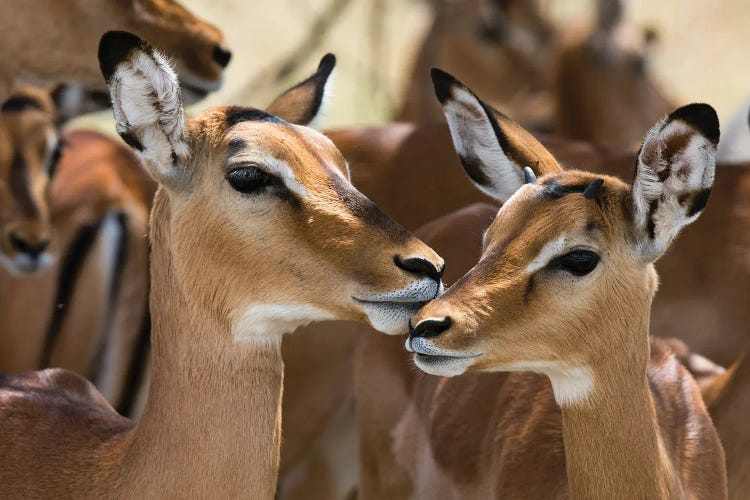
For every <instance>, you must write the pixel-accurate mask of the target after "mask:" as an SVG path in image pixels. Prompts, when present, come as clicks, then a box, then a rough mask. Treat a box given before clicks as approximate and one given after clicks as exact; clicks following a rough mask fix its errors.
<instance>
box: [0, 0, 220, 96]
mask: <svg viewBox="0 0 750 500" xmlns="http://www.w3.org/2000/svg"><path fill="white" fill-rule="evenodd" d="M108 29H128V30H131V31H135V32H136V33H139V34H140V35H141V36H145V37H146V38H148V39H149V40H153V42H154V44H155V45H156V46H157V48H159V49H160V50H162V51H164V52H166V53H167V54H169V56H170V57H173V58H174V60H175V62H176V67H177V72H178V74H179V77H180V83H181V85H182V87H183V91H184V94H185V99H186V100H187V101H188V102H193V101H196V100H198V99H201V98H203V97H204V96H205V95H206V94H207V93H209V92H212V91H214V90H217V89H218V88H219V87H220V86H221V83H222V75H223V72H224V68H225V67H226V65H227V64H228V63H229V59H230V58H231V53H230V52H229V51H228V50H227V48H226V46H225V44H224V35H223V34H222V32H221V31H220V30H219V29H218V28H216V27H215V26H213V25H212V24H209V23H208V22H206V21H204V20H203V19H201V18H199V17H198V16H196V15H195V14H193V13H192V12H190V11H189V10H188V9H186V8H184V7H183V6H182V5H180V4H179V3H177V2H176V1H174V0H106V1H102V0H5V1H4V2H3V15H2V16H0V102H2V101H4V100H5V99H6V97H7V96H8V95H9V94H10V92H11V89H12V87H13V84H14V83H15V82H16V81H17V80H19V79H33V80H34V81H35V82H42V81H43V82H51V83H55V82H59V81H65V82H68V83H76V84H80V85H83V86H84V87H86V88H88V89H100V88H102V85H101V77H100V74H99V67H98V66H97V64H96V57H95V54H96V44H97V43H98V42H99V38H100V37H101V34H102V33H103V32H105V31H106V30H108Z"/></svg>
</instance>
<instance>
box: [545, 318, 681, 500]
mask: <svg viewBox="0 0 750 500" xmlns="http://www.w3.org/2000/svg"><path fill="white" fill-rule="evenodd" d="M648 323H649V317H648V315H646V317H645V318H641V319H638V320H635V321H633V322H631V323H630V324H628V325H627V326H626V328H628V330H629V331H624V332H623V333H625V336H626V337H627V338H629V339H636V340H634V342H632V343H633V344H635V345H634V346H633V347H632V349H630V350H628V349H622V350H620V351H618V353H617V355H616V356H615V355H613V356H611V357H608V358H607V359H605V360H604V361H603V362H602V363H600V364H599V365H598V366H595V367H592V373H593V381H594V388H593V390H592V391H591V392H590V393H589V395H588V396H587V397H586V398H585V399H583V400H581V401H578V402H574V403H568V404H563V405H562V418H563V439H564V443H565V459H566V466H567V472H568V485H569V488H570V496H571V498H664V499H668V498H680V497H681V495H680V493H679V491H680V489H679V483H678V481H677V479H676V475H675V473H674V471H673V468H672V464H671V461H670V459H669V456H668V454H667V451H666V449H665V446H664V443H663V441H662V437H661V434H660V431H659V426H658V422H657V416H656V409H655V407H654V402H653V399H652V397H651V391H650V390H649V386H648V380H647V378H646V367H647V363H648V359H649V343H648ZM625 336H620V335H618V336H616V337H617V338H625ZM609 338H612V336H611V335H610V336H609ZM553 385H554V384H553Z"/></svg>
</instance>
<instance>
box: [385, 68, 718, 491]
mask: <svg viewBox="0 0 750 500" xmlns="http://www.w3.org/2000/svg"><path fill="white" fill-rule="evenodd" d="M433 78H434V81H435V89H436V93H437V95H438V98H439V100H440V101H441V103H442V105H443V109H444V111H445V113H446V117H447V118H448V123H449V126H450V127H451V132H452V135H453V138H454V141H455V146H456V150H457V151H458V153H459V156H461V158H462V159H463V164H464V168H465V169H466V171H467V173H468V175H469V177H470V178H471V179H472V181H473V182H474V183H475V184H476V185H477V187H479V188H480V189H482V190H483V191H485V192H487V193H489V194H491V195H492V196H494V197H496V198H497V199H499V200H500V201H502V202H504V205H503V208H502V209H501V210H500V211H499V212H498V214H497V217H496V218H495V220H494V221H493V223H492V225H491V226H490V228H489V230H488V231H487V233H486V235H485V241H484V245H483V250H482V255H481V257H480V259H479V262H478V264H477V265H476V266H475V267H474V268H473V269H472V270H471V271H469V272H468V273H467V274H466V275H465V276H464V277H463V278H461V279H460V280H459V281H458V282H457V283H456V284H455V285H454V286H452V287H451V288H450V289H448V291H447V292H446V293H445V294H444V295H442V296H441V297H439V298H437V299H436V300H434V301H432V302H430V303H428V304H427V305H426V306H425V307H424V308H422V309H421V310H420V312H419V313H417V315H416V316H415V317H414V318H413V320H412V322H413V323H412V324H413V328H412V329H411V332H410V336H409V338H408V340H407V344H406V345H407V349H408V350H410V351H412V352H413V353H414V361H415V363H416V365H417V366H418V367H419V368H421V369H422V370H424V371H426V372H427V373H431V374H435V375H443V376H455V375H458V374H461V373H464V372H466V371H504V372H538V373H541V374H543V375H544V376H545V377H547V378H548V379H549V381H550V382H551V388H552V389H551V391H550V390H549V389H548V386H547V385H546V383H545V380H544V378H541V377H538V376H537V375H530V374H527V373H511V374H509V375H507V376H506V377H505V378H504V380H503V381H502V383H501V384H498V385H495V386H494V387H495V393H494V394H496V395H497V397H499V400H497V399H495V398H491V399H489V400H487V399H486V398H484V397H483V394H486V391H482V390H481V389H479V388H478V386H477V383H478V381H477V379H476V378H475V377H465V378H456V379H445V380H442V381H438V380H436V379H430V378H428V377H421V378H418V379H417V380H416V382H415V387H414V395H413V400H414V402H415V403H414V404H413V405H412V406H411V407H410V408H409V410H408V411H407V412H406V414H405V415H404V417H403V419H402V421H401V423H400V426H399V430H398V431H397V436H396V445H395V447H396V456H398V457H401V458H402V460H403V463H404V464H405V465H406V466H407V467H408V468H409V470H410V472H411V474H412V477H413V478H414V481H415V488H416V492H417V494H418V495H422V496H428V497H429V496H432V495H434V494H435V492H437V491H440V492H441V493H440V494H441V496H443V497H446V496H454V497H467V496H468V497H476V496H488V495H489V496H510V497H517V496H525V497H539V496H544V497H568V496H570V497H574V498H621V497H626V498H683V497H689V498H724V497H726V474H725V470H724V454H723V450H722V447H721V444H720V442H719V439H718V436H717V433H716V430H715V429H714V427H713V424H712V423H711V419H710V418H709V416H708V413H707V411H706V408H705V407H704V405H703V400H702V399H701V396H700V392H699V390H698V387H697V385H696V384H695V381H694V380H693V379H692V377H691V376H690V375H689V373H688V372H687V370H685V369H684V367H682V366H681V365H680V364H679V363H678V362H677V360H676V359H675V357H674V355H672V354H671V352H670V351H669V349H668V348H667V347H666V346H665V345H664V344H663V343H661V342H659V341H657V340H655V339H654V340H651V341H649V310H650V303H651V299H652V297H653V295H654V292H655V290H656V284H657V278H656V273H655V270H654V267H653V262H654V261H655V260H656V259H658V258H659V257H660V256H661V255H662V254H663V253H664V252H665V251H666V249H667V248H668V246H669V244H670V243H671V242H672V240H673V239H674V237H675V236H676V235H677V233H678V232H679V231H680V229H682V227H684V226H685V225H687V224H689V223H691V222H692V221H694V220H695V219H696V218H697V217H698V216H699V215H700V213H701V211H702V210H703V208H704V207H705V206H706V203H707V201H708V195H709V193H710V191H711V188H712V186H713V179H714V168H715V160H714V155H715V152H716V144H717V143H718V140H719V123H718V119H717V117H716V113H715V112H714V111H713V109H712V108H711V107H710V106H708V105H705V104H692V105H689V106H685V107H683V108H679V109H678V110H677V111H674V112H673V113H672V114H670V115H669V116H668V117H666V118H664V119H663V120H661V121H660V122H658V123H657V124H656V126H655V127H654V128H652V129H651V130H650V131H649V132H648V134H647V135H646V138H645V140H644V143H643V146H642V148H641V151H640V153H639V155H638V161H637V164H636V174H635V179H634V181H633V185H632V186H629V185H627V184H625V183H623V182H622V181H620V180H618V179H617V178H614V177H608V176H599V175H594V174H590V173H586V172H581V171H563V170H562V169H561V168H560V167H559V165H557V163H556V162H555V160H554V158H553V157H552V156H551V155H549V154H548V155H547V156H546V157H545V158H544V159H543V160H542V161H543V162H544V163H545V167H544V170H545V171H547V172H549V173H548V174H546V175H544V176H543V177H541V178H539V179H538V180H537V178H536V176H535V175H534V174H533V172H532V171H531V170H530V169H526V170H525V171H524V165H526V164H527V162H528V161H529V158H528V157H527V156H526V155H525V152H524V151H523V150H519V149H514V146H513V143H512V142H511V141H512V140H511V139H509V137H508V135H506V134H508V133H510V134H512V133H513V132H512V128H513V126H514V125H513V124H512V123H511V122H510V121H509V120H508V119H507V118H505V117H504V116H503V115H501V114H499V113H497V112H496V111H494V110H492V109H491V108H489V107H488V106H486V105H485V104H484V103H482V102H481V101H480V100H479V99H478V98H477V97H476V96H475V95H474V94H473V93H472V92H471V91H470V90H468V89H467V88H466V87H464V86H463V85H461V84H460V83H459V82H458V81H456V80H455V79H453V78H452V77H451V76H449V75H447V74H445V73H442V72H434V73H433ZM492 138H494V140H492ZM508 142H510V145H508ZM503 143H505V145H501V144H503ZM534 146H535V147H536V148H542V146H541V145H534ZM508 148H510V149H508ZM509 151H512V152H513V154H508V152H509ZM459 394H460V395H462V396H461V397H458V395H459ZM506 398H507V399H506ZM498 403H499V404H498ZM555 403H556V404H557V405H559V407H560V411H561V413H562V418H560V413H558V410H557V409H556V408H555ZM481 407H484V409H480V408H481ZM469 415H474V416H475V417H474V418H473V419H472V423H471V424H470V425H471V427H472V429H473V431H472V432H471V433H470V434H469V433H466V432H465V429H466V425H467V424H466V423H465V424H464V425H463V426H458V427H457V426H456V425H455V424H456V423H457V422H458V420H457V419H461V418H469ZM479 415H481V417H479ZM459 433H460V434H459ZM485 433H489V435H492V436H493V438H492V439H482V438H481V436H483V435H487V434H485ZM563 442H564V445H565V446H564V456H563V453H562V450H563V448H562V444H563ZM451 450H461V451H460V452H458V451H457V452H452V451H451ZM470 450H473V451H470ZM399 452H400V453H399ZM476 456H481V457H483V459H482V460H481V461H480V462H474V465H475V466H476V470H474V471H472V472H469V469H467V466H468V464H467V460H469V458H470V457H476ZM475 460H476V459H475ZM469 467H470V466H469ZM482 471H483V472H484V473H483V472H482ZM522 471H523V472H522ZM566 471H567V473H566ZM467 474H468V476H467Z"/></svg>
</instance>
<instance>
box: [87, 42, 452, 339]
mask: <svg viewBox="0 0 750 500" xmlns="http://www.w3.org/2000/svg"><path fill="white" fill-rule="evenodd" d="M99 58H100V62H101V66H102V72H103V73H104V76H105V78H106V79H107V81H108V83H109V85H110V89H111V95H112V101H113V108H114V114H115V118H116V121H117V130H118V132H119V133H120V135H121V136H122V137H123V139H124V140H125V141H126V142H128V143H129V144H130V145H131V146H132V147H133V148H134V149H135V150H136V151H137V152H138V153H139V155H140V157H141V158H142V159H143V160H144V163H145V165H146V168H147V169H148V170H149V172H150V173H151V175H152V176H153V177H154V179H156V180H157V181H158V182H159V183H160V185H161V189H160V192H159V194H158V195H157V199H156V201H155V208H154V215H153V218H152V220H153V222H152V224H153V230H152V238H153V240H154V245H153V246H154V263H155V264H154V269H156V267H157V266H158V265H159V264H158V263H159V262H165V261H166V262H167V263H166V264H164V265H167V266H171V268H172V269H173V275H174V277H175V279H176V280H177V285H176V286H178V287H179V288H180V289H181V290H184V291H185V293H186V295H189V296H190V297H191V299H190V300H191V301H194V300H196V301H198V303H201V304H204V305H205V306H206V307H209V308H211V309H212V312H214V313H215V314H216V315H217V317H227V316H228V317H229V318H231V321H232V322H233V326H232V328H233V331H234V332H235V333H234V335H235V340H237V341H251V340H253V339H257V335H256V333H257V332H258V331H267V330H268V329H269V328H270V329H272V330H278V331H279V332H282V333H283V332H284V331H290V330H292V329H294V327H296V326H298V325H300V324H303V323H307V322H309V321H312V320H320V319H352V320H361V321H369V322H370V323H371V324H372V325H373V326H374V327H375V328H377V329H378V330H381V331H384V332H387V333H401V332H405V331H406V328H407V323H408V318H409V316H410V315H411V314H413V313H414V312H415V311H416V310H417V309H418V307H419V306H421V305H422V304H423V303H424V302H425V301H427V300H429V299H431V298H433V297H435V296H436V295H437V293H438V291H439V289H440V287H441V285H440V276H441V273H442V269H443V262H442V259H440V257H438V256H437V255H436V254H435V253H434V252H433V251H432V250H431V249H430V248H428V247H427V246H426V245H424V244H423V243H422V242H421V241H419V240H417V239H416V238H414V237H413V236H411V234H410V233H408V232H407V231H406V230H404V229H403V228H402V227H401V226H399V225H398V224H396V223H395V222H393V221H391V220H390V219H389V218H388V217H386V216H385V215H384V214H383V213H382V212H381V211H380V210H379V209H378V208H377V207H376V206H375V205H373V204H372V202H370V201H369V200H368V199H367V198H365V197H364V196H363V195H362V194H361V193H359V192H358V191H357V190H356V189H354V187H353V186H352V185H351V184H350V182H349V171H348V167H347V164H346V162H345V160H344V158H343V157H342V156H341V154H340V153H339V151H338V150H337V149H336V147H335V146H334V145H333V143H332V142H331V141H330V140H328V138H326V137H325V136H324V135H322V134H321V133H319V132H317V131H315V130H313V129H311V128H308V127H306V126H304V125H306V124H309V123H311V122H314V121H316V118H318V116H319V115H320V112H321V108H322V107H323V105H324V101H325V97H326V89H327V87H328V82H329V76H330V75H331V73H332V72H333V69H334V65H335V58H334V57H333V56H332V55H327V56H326V57H324V58H323V60H322V61H321V63H320V66H319V68H318V71H317V72H316V73H315V74H314V75H312V76H311V77H310V78H308V79H307V80H305V81H303V82H302V83H300V84H298V85H297V86H295V87H293V88H292V89H290V90H288V91H287V92H286V93H284V94H283V95H282V96H280V97H279V98H278V99H277V100H276V101H274V102H273V103H272V104H271V106H270V107H269V108H268V109H267V110H266V111H262V110H259V109H254V108H245V107H221V108H214V109H210V110H208V111H206V112H204V113H202V114H201V115H199V116H197V117H195V118H193V119H186V117H185V115H184V112H183V108H182V103H181V99H180V89H179V86H178V84H177V81H176V79H175V75H174V73H173V71H172V69H171V68H170V67H169V65H168V64H167V63H166V62H165V60H164V58H163V57H162V56H161V55H160V54H159V53H158V52H156V51H155V50H154V49H153V48H151V47H150V46H149V45H148V44H146V43H145V42H143V41H142V40H140V39H139V38H137V37H136V36H134V35H132V34H129V33H123V32H110V33H107V34H106V35H105V36H104V37H103V38H102V42H101V45H100V51H99ZM160 259H164V260H160ZM155 272H156V271H155ZM154 286H157V284H155V285H154Z"/></svg>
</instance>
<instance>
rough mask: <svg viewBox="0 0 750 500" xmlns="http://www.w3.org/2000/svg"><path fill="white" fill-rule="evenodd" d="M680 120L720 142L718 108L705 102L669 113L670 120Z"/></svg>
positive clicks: (712, 140) (710, 138)
mask: <svg viewBox="0 0 750 500" xmlns="http://www.w3.org/2000/svg"><path fill="white" fill-rule="evenodd" d="M672 120H680V121H683V122H685V123H687V124H688V125H690V126H691V127H693V128H694V129H696V130H697V131H698V132H700V133H701V134H703V135H704V136H706V138H708V140H710V141H711V142H712V143H714V144H718V143H719V135H720V132H719V117H718V115H717V114H716V110H714V108H712V107H711V106H709V105H708V104H703V103H694V104H688V105H687V106H683V107H681V108H679V109H677V110H675V111H673V112H672V114H670V115H669V121H672Z"/></svg>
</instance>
